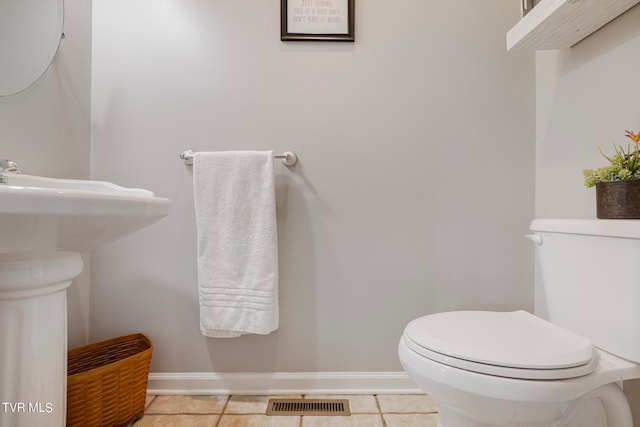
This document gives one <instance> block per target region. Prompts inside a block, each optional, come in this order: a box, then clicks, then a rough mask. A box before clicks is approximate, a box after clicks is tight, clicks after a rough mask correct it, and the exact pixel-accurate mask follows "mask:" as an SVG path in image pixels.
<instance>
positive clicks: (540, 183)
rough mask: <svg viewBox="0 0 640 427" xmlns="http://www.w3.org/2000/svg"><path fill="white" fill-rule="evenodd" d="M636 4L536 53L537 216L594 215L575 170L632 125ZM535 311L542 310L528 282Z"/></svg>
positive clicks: (636, 90) (639, 61) (639, 120)
mask: <svg viewBox="0 0 640 427" xmlns="http://www.w3.org/2000/svg"><path fill="white" fill-rule="evenodd" d="M638 19H640V7H637V6H636V7H635V8H633V9H631V10H630V11H629V12H627V13H626V14H624V15H622V16H621V17H619V18H618V19H617V20H616V21H614V22H612V23H611V24H609V25H607V26H606V27H604V28H603V29H601V30H600V31H598V32H597V33H595V34H593V35H592V36H590V37H589V38H587V39H585V40H584V41H582V42H581V43H579V44H578V45H576V46H575V47H573V48H571V49H565V50H562V51H547V52H545V51H540V52H537V54H536V92H537V94H536V98H537V104H536V118H537V119H536V192H535V194H536V196H535V212H536V216H537V217H548V218H550V217H558V218H595V216H596V202H595V189H593V188H590V189H587V188H585V187H584V185H583V182H584V178H583V175H582V170H583V169H587V168H595V167H599V166H604V165H605V164H606V160H605V159H604V158H603V157H602V156H601V155H600V153H599V151H598V147H600V148H602V150H603V151H604V152H606V153H611V152H612V150H613V144H621V145H623V146H625V147H626V145H627V144H628V143H629V142H631V141H630V140H629V139H628V138H625V137H624V131H625V130H626V129H629V130H635V131H640V103H639V102H638V96H639V94H640V79H638V69H639V68H638V67H640V55H639V54H638V52H640V27H639V26H638ZM536 288H537V291H536V311H537V312H538V313H540V314H542V315H544V313H545V308H544V301H543V298H544V293H543V291H542V289H541V287H540V286H539V285H537V286H536Z"/></svg>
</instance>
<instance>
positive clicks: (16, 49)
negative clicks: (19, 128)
mask: <svg viewBox="0 0 640 427" xmlns="http://www.w3.org/2000/svg"><path fill="white" fill-rule="evenodd" d="M63 20H64V1H63V0H0V96H6V95H12V94H14V93H18V92H21V91H23V90H25V89H27V88H28V87H29V86H31V85H32V84H33V83H35V81H36V80H38V79H39V78H40V76H42V75H43V74H44V72H45V71H47V68H49V65H50V64H51V61H53V58H54V57H55V55H56V52H57V50H58V46H59V44H60V38H61V36H62V24H63Z"/></svg>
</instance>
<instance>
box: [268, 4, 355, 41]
mask: <svg viewBox="0 0 640 427" xmlns="http://www.w3.org/2000/svg"><path fill="white" fill-rule="evenodd" d="M280 2H281V3H280V40H282V41H290V40H302V41H304V40H315V41H318V40H320V41H340V42H352V41H354V40H355V33H354V22H355V5H354V3H355V0H280Z"/></svg>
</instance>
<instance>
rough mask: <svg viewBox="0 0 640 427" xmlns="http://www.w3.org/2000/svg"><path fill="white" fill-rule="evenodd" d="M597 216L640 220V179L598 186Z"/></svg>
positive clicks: (600, 183)
mask: <svg viewBox="0 0 640 427" xmlns="http://www.w3.org/2000/svg"><path fill="white" fill-rule="evenodd" d="M596 203H597V205H596V212H597V213H596V216H597V217H598V218H602V219H640V179H633V180H629V181H613V182H599V183H597V184H596Z"/></svg>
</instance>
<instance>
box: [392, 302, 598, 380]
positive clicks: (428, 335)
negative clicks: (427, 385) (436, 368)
mask: <svg viewBox="0 0 640 427" xmlns="http://www.w3.org/2000/svg"><path fill="white" fill-rule="evenodd" d="M403 341H404V342H405V344H406V345H407V347H409V348H410V349H411V350H412V351H414V352H416V353H418V354H419V355H421V356H423V357H426V358H428V359H430V360H433V361H435V362H438V363H442V364H444V365H448V366H453V367H456V368H460V369H464V370H468V371H472V372H477V373H482V374H487V375H494V376H500V377H508V378H519V379H540V380H542V379H566V378H576V377H580V376H584V375H588V374H590V373H592V372H593V371H594V369H595V368H596V367H597V365H598V361H599V355H598V351H597V350H596V349H595V348H594V347H593V345H592V344H591V342H590V341H589V340H587V339H585V338H583V337H581V336H579V335H577V334H574V333H573V332H570V331H568V330H566V329H563V328H560V327H558V326H556V325H553V324H551V323H549V322H547V321H545V320H543V319H541V318H539V317H537V316H534V315H532V314H530V313H527V312H525V311H515V312H490V311H455V312H446V313H438V314H434V315H429V316H424V317H421V318H418V319H415V320H414V321H412V322H410V323H409V324H408V325H407V327H406V329H405V332H404V335H403Z"/></svg>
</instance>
